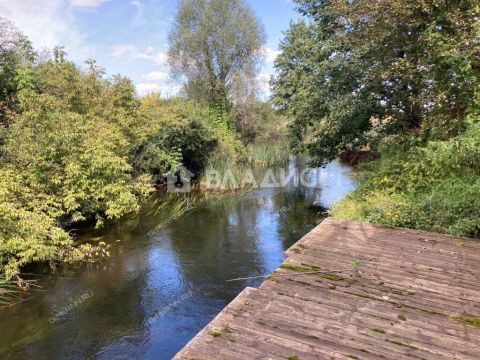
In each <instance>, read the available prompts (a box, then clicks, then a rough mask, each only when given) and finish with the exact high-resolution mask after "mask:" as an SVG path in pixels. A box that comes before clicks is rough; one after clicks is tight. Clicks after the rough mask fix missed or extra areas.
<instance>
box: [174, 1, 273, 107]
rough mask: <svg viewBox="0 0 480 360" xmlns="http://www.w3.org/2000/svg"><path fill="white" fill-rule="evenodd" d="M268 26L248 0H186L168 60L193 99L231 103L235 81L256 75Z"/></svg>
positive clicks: (175, 26) (236, 82) (175, 23)
mask: <svg viewBox="0 0 480 360" xmlns="http://www.w3.org/2000/svg"><path fill="white" fill-rule="evenodd" d="M264 42H265V35H264V30H263V26H262V24H261V23H260V21H259V19H258V18H257V17H256V16H255V14H254V13H253V11H252V9H251V8H250V7H249V6H248V5H247V3H246V2H245V1H243V0H182V1H181V2H180V6H179V9H178V13H177V15H176V17H175V21H174V24H173V28H172V30H171V32H170V34H169V51H168V57H169V64H170V66H171V69H172V73H173V75H174V76H175V77H176V78H177V79H179V80H180V81H183V82H184V84H185V92H186V94H187V95H188V97H190V98H193V99H195V100H200V101H202V102H206V103H208V104H212V103H217V102H219V103H226V102H227V101H228V98H229V96H230V95H231V94H232V89H233V88H234V85H238V83H239V82H240V80H243V79H247V78H248V79H254V78H255V75H256V74H257V73H258V70H259V68H258V65H259V63H260V61H261V59H262V52H261V47H262V45H263V44H264Z"/></svg>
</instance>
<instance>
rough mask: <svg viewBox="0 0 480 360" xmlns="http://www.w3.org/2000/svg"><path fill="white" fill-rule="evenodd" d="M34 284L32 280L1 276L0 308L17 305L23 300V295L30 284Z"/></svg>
mask: <svg viewBox="0 0 480 360" xmlns="http://www.w3.org/2000/svg"><path fill="white" fill-rule="evenodd" d="M32 285H34V284H33V282H31V281H25V280H17V281H15V280H7V279H6V278H5V277H3V276H2V277H0V308H3V307H6V306H11V305H15V304H17V303H19V302H21V301H22V300H23V297H22V295H23V294H24V293H25V291H27V290H28V288H29V287H30V286H32Z"/></svg>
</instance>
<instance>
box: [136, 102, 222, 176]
mask: <svg viewBox="0 0 480 360" xmlns="http://www.w3.org/2000/svg"><path fill="white" fill-rule="evenodd" d="M144 113H145V116H146V117H147V118H150V119H149V120H147V121H146V123H149V124H152V123H156V124H155V126H152V127H151V128H150V130H149V134H148V136H146V138H145V139H144V141H143V142H141V143H140V144H139V146H138V149H137V154H136V159H135V166H136V168H137V169H138V170H139V171H140V172H147V173H150V174H153V175H154V176H155V177H156V180H159V179H161V178H163V177H164V176H165V174H166V172H167V171H168V170H169V169H171V168H175V167H177V166H178V165H180V164H182V165H183V166H185V167H187V168H188V169H189V170H191V171H193V172H196V173H198V172H200V170H201V169H203V168H204V166H205V164H206V162H207V159H208V158H209V156H210V154H211V152H212V151H213V150H214V149H215V147H216V146H217V140H216V137H215V132H214V130H213V129H211V128H209V127H207V126H208V125H207V124H206V121H205V118H204V117H206V116H207V115H206V110H205V109H204V108H203V107H199V106H197V105H196V104H195V103H193V102H189V101H182V100H179V99H174V100H161V99H158V100H156V101H155V102H151V103H150V104H149V105H148V107H147V106H145V108H144Z"/></svg>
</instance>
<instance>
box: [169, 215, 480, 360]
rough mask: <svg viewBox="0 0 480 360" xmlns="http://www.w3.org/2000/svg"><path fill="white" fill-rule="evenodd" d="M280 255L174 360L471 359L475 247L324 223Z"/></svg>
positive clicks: (479, 266) (477, 264)
mask: <svg viewBox="0 0 480 360" xmlns="http://www.w3.org/2000/svg"><path fill="white" fill-rule="evenodd" d="M285 254H286V255H287V259H286V261H285V263H284V264H282V266H281V267H280V268H279V269H277V270H276V271H275V272H274V273H273V274H272V277H271V278H269V279H267V280H266V281H265V282H264V283H263V284H262V285H261V286H260V287H259V288H258V289H252V288H246V289H245V290H244V291H243V292H242V293H240V295H238V296H237V297H236V298H235V299H234V300H233V301H232V302H231V303H230V304H229V305H228V306H227V307H226V308H225V309H224V310H223V311H222V312H221V313H220V314H218V315H217V317H215V319H214V320H212V322H211V323H210V324H208V325H207V326H206V327H205V328H204V329H203V330H202V331H200V332H199V333H198V334H197V336H195V337H194V338H193V339H192V340H191V341H190V342H189V343H188V344H187V345H186V346H185V347H184V348H183V349H182V350H181V351H180V352H179V353H178V354H177V355H176V356H175V358H174V359H303V360H309V359H352V358H353V359H372V360H373V359H375V360H376V359H432V360H436V359H464V360H469V359H480V328H479V327H475V326H470V325H467V324H465V323H463V322H461V321H459V320H458V319H457V318H456V316H458V315H462V314H463V315H468V316H476V317H480V282H479V281H478V279H480V242H479V241H477V240H472V239H464V238H462V239H460V238H456V237H452V236H447V235H441V234H435V233H428V232H423V231H415V230H405V229H391V228H386V227H381V226H375V225H370V224H362V223H358V222H352V221H346V220H336V219H332V218H329V219H326V220H324V221H323V222H322V223H321V224H320V225H319V226H317V227H316V228H315V229H313V230H312V231H311V232H310V233H308V234H307V235H305V236H304V237H303V238H302V239H301V240H299V241H298V242H297V243H296V244H294V245H293V246H292V247H291V248H289V249H288V250H287V251H286V252H285ZM354 259H360V260H361V266H360V269H355V268H354V267H353V266H352V261H353V260H354ZM479 320H480V318H479Z"/></svg>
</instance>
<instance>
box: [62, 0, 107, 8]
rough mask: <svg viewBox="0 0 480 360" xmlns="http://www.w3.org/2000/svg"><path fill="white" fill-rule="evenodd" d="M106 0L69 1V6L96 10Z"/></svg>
mask: <svg viewBox="0 0 480 360" xmlns="http://www.w3.org/2000/svg"><path fill="white" fill-rule="evenodd" d="M105 1H107V0H70V5H72V6H76V7H83V8H97V7H99V6H100V5H102V4H103V3H104V2H105Z"/></svg>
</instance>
